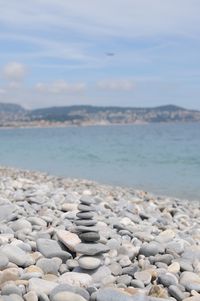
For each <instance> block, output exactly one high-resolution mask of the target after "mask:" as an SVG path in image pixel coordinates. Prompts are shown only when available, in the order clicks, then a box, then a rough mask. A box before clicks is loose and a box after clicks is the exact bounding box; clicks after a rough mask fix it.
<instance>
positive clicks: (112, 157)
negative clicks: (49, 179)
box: [0, 123, 200, 201]
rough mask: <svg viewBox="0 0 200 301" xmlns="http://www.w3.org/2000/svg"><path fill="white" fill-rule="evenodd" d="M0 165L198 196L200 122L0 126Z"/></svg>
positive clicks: (197, 198)
mask: <svg viewBox="0 0 200 301" xmlns="http://www.w3.org/2000/svg"><path fill="white" fill-rule="evenodd" d="M0 165H1V166H6V167H16V168H21V169H29V170H33V171H43V172H47V173H49V174H51V175H56V176H64V177H70V178H80V179H81V178H84V179H89V180H92V181H97V182H99V183H101V184H109V185H117V186H123V187H132V188H134V189H142V190H144V191H148V192H151V193H153V194H156V195H162V196H172V197H175V198H181V199H189V200H191V201H192V200H200V123H191V124H188V123H187V124H143V125H119V126H118V125H112V126H89V127H66V128H21V129H0Z"/></svg>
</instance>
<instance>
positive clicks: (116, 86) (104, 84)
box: [97, 79, 135, 92]
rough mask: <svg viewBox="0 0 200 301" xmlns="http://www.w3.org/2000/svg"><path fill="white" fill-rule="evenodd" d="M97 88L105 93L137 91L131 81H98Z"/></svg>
mask: <svg viewBox="0 0 200 301" xmlns="http://www.w3.org/2000/svg"><path fill="white" fill-rule="evenodd" d="M97 88H98V89H100V90H105V91H124V92H129V91H132V90H134V89H135V82H134V81H133V80H130V79H106V80H101V81H98V82H97Z"/></svg>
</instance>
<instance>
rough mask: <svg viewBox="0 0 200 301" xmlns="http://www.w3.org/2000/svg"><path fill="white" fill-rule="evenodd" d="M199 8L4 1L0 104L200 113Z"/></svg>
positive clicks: (186, 1)
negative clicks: (160, 108) (171, 107)
mask: <svg viewBox="0 0 200 301" xmlns="http://www.w3.org/2000/svg"><path fill="white" fill-rule="evenodd" d="M199 15H200V1H199V0H73V1H72V0H0V102H7V103H8V102H12V103H18V104H21V105H22V106H24V107H26V108H36V107H47V106H63V105H76V104H91V105H98V106H99V105H100V106H101V105H102V106H106V105H109V106H132V107H144V106H145V107H153V106H159V105H165V104H174V105H178V106H182V107H186V108H191V109H200V18H199Z"/></svg>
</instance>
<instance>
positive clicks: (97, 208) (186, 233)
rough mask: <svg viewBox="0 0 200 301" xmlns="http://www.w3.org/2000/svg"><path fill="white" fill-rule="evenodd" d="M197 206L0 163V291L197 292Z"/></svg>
mask: <svg viewBox="0 0 200 301" xmlns="http://www.w3.org/2000/svg"><path fill="white" fill-rule="evenodd" d="M199 210H200V205H199V202H195V201H193V202H189V201H182V200H178V199H175V198H169V197H155V196H153V195H151V194H149V193H146V192H144V191H138V190H134V189H131V188H122V187H111V186H104V185H100V184H97V183H94V182H91V181H87V180H77V179H64V178H56V177H52V176H49V175H46V174H42V173H37V172H29V171H21V170H16V169H7V168H0V301H117V300H119V301H166V300H174V301H182V300H183V301H200V219H199V217H200V211H199Z"/></svg>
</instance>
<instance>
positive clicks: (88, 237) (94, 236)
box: [79, 232, 100, 242]
mask: <svg viewBox="0 0 200 301" xmlns="http://www.w3.org/2000/svg"><path fill="white" fill-rule="evenodd" d="M79 238H80V239H81V240H82V241H85V242H94V241H98V240H99V239H100V235H99V233H97V232H85V233H82V234H79Z"/></svg>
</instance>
